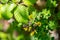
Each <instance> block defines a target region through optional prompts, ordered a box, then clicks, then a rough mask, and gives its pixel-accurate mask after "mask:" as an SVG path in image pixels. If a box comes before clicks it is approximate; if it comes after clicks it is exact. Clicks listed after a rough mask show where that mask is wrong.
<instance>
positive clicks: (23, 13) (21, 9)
mask: <svg viewBox="0 0 60 40" xmlns="http://www.w3.org/2000/svg"><path fill="white" fill-rule="evenodd" d="M26 9H27V8H26V7H25V6H23V5H19V6H18V7H17V9H16V10H15V12H14V17H15V19H16V20H17V21H18V22H22V23H27V22H28V11H27V10H26Z"/></svg>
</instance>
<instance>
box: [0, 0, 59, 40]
mask: <svg viewBox="0 0 60 40" xmlns="http://www.w3.org/2000/svg"><path fill="white" fill-rule="evenodd" d="M36 1H37V0H0V19H4V20H10V19H11V18H13V19H14V21H13V22H11V23H10V25H9V28H8V30H7V31H6V32H7V33H4V32H1V31H0V38H1V40H52V39H51V37H50V33H49V30H55V29H56V28H57V26H58V23H57V20H58V19H60V12H58V13H57V15H55V8H56V5H57V1H56V0H54V1H53V0H47V1H46V8H45V9H42V10H39V11H38V10H37V9H36V8H35V6H34V4H35V3H36ZM37 7H38V6H37ZM52 8H53V9H52ZM51 17H52V18H51ZM0 28H1V30H3V27H2V24H0ZM14 31H16V33H17V35H18V36H16V35H15V36H16V37H14V36H13V35H14V34H13V33H14ZM7 35H8V36H7Z"/></svg>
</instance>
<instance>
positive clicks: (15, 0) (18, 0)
mask: <svg viewBox="0 0 60 40" xmlns="http://www.w3.org/2000/svg"><path fill="white" fill-rule="evenodd" d="M12 1H13V2H14V3H18V2H20V1H21V0H12Z"/></svg>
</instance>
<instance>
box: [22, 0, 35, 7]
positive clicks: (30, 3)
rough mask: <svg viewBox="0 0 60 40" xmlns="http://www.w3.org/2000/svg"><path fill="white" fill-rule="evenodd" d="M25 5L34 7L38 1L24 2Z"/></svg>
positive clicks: (25, 0)
mask: <svg viewBox="0 0 60 40" xmlns="http://www.w3.org/2000/svg"><path fill="white" fill-rule="evenodd" d="M23 2H24V4H26V5H27V6H30V5H33V4H34V3H36V0H33V1H32V0H23Z"/></svg>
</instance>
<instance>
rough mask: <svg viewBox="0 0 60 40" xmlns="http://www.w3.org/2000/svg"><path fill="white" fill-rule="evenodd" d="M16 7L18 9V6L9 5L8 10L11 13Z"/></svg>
mask: <svg viewBox="0 0 60 40" xmlns="http://www.w3.org/2000/svg"><path fill="white" fill-rule="evenodd" d="M15 7H16V4H14V3H12V4H10V5H9V7H8V9H7V10H8V11H10V12H11V11H12V10H13V9H14V8H15Z"/></svg>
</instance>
